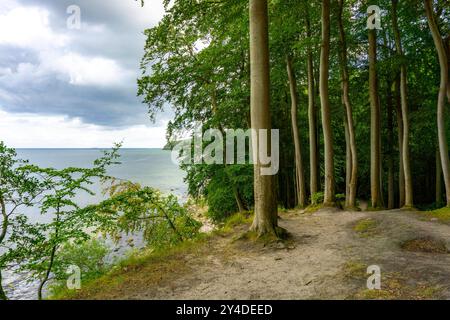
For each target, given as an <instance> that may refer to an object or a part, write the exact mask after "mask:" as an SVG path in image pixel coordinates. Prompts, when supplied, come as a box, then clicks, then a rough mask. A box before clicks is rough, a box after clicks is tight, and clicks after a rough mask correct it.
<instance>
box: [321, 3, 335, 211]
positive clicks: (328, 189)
mask: <svg viewBox="0 0 450 320" xmlns="http://www.w3.org/2000/svg"><path fill="white" fill-rule="evenodd" d="M329 67H330V0H324V1H322V50H321V53H320V101H321V106H322V128H323V136H324V148H325V193H324V201H323V202H324V203H323V204H324V206H334V205H335V185H334V183H335V182H334V150H333V132H332V128H331V112H330V97H329V92H328V89H329V83H328V77H329V73H330V71H329Z"/></svg>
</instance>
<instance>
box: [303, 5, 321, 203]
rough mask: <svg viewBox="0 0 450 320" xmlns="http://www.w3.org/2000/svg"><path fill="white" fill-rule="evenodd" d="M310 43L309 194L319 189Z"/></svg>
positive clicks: (309, 36) (314, 85)
mask: <svg viewBox="0 0 450 320" xmlns="http://www.w3.org/2000/svg"><path fill="white" fill-rule="evenodd" d="M308 6H309V4H306V8H307V9H306V10H307V11H306V36H307V37H308V39H309V40H310V41H311V38H312V35H311V21H310V17H309V12H308ZM311 47H312V46H311V44H308V48H307V55H308V58H307V60H308V61H307V69H308V122H309V123H308V125H309V166H310V192H311V195H313V194H315V193H317V192H318V191H319V168H318V167H319V161H318V153H319V150H318V144H317V110H316V96H315V95H316V88H315V87H316V84H315V79H314V56H313V53H312V48H311Z"/></svg>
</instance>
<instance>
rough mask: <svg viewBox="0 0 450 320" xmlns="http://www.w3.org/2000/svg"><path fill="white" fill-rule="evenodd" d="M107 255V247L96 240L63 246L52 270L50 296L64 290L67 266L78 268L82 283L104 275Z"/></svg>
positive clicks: (106, 267) (106, 268) (106, 269)
mask: <svg viewBox="0 0 450 320" xmlns="http://www.w3.org/2000/svg"><path fill="white" fill-rule="evenodd" d="M108 253H109V248H108V247H107V245H106V244H105V243H104V242H103V241H100V240H97V239H91V240H88V241H86V242H83V243H81V244H72V243H67V244H65V245H63V246H62V247H61V249H60V251H59V254H58V257H57V259H56V260H55V265H54V268H53V273H54V279H53V281H52V283H51V285H50V291H51V293H52V295H54V294H56V293H57V292H59V291H61V290H64V289H65V288H66V281H67V278H68V274H67V270H68V268H69V266H77V267H79V268H80V271H81V281H82V283H83V282H88V281H90V280H93V279H96V278H98V277H99V276H101V275H103V274H105V273H106V272H107V271H108V269H109V266H108V265H107V263H106V261H105V259H106V256H107V255H108Z"/></svg>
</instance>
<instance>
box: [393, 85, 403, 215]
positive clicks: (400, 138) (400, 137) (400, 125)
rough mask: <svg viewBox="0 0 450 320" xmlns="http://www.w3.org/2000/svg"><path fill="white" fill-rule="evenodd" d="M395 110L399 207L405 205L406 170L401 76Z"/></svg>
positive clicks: (396, 86)
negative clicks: (404, 162)
mask: <svg viewBox="0 0 450 320" xmlns="http://www.w3.org/2000/svg"><path fill="white" fill-rule="evenodd" d="M395 97H396V102H395V106H396V107H395V110H396V115H397V126H398V151H399V167H398V168H399V172H398V188H399V207H400V208H402V207H403V206H404V205H405V171H404V170H403V119H402V106H401V105H402V103H401V97H400V77H399V78H397V79H396V80H395Z"/></svg>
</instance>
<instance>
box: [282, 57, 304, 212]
mask: <svg viewBox="0 0 450 320" xmlns="http://www.w3.org/2000/svg"><path fill="white" fill-rule="evenodd" d="M286 68H287V73H288V78H289V88H290V92H291V122H292V134H293V136H294V150H295V172H296V174H295V177H296V179H295V181H296V190H297V199H298V206H299V207H300V208H304V207H305V206H306V189H305V175H304V168H303V157H302V147H301V143H300V135H299V130H298V123H297V107H298V98H297V80H296V78H295V74H294V71H293V68H292V59H291V57H290V56H287V57H286Z"/></svg>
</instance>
